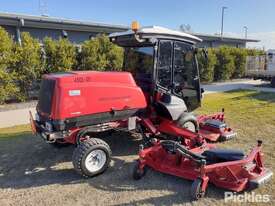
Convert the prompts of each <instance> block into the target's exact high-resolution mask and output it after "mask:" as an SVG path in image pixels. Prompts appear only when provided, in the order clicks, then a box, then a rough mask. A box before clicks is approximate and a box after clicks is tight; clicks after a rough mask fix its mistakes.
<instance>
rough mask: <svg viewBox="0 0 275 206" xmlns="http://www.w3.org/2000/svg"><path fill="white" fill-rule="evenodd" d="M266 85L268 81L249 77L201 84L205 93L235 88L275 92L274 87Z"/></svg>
mask: <svg viewBox="0 0 275 206" xmlns="http://www.w3.org/2000/svg"><path fill="white" fill-rule="evenodd" d="M268 86H269V82H266V81H261V80H250V79H244V80H238V81H231V82H220V83H212V84H204V85H202V87H203V88H204V90H205V94H210V93H217V92H226V91H230V90H236V89H251V90H257V91H263V92H275V88H270V87H268Z"/></svg>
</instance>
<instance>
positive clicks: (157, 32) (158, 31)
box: [109, 26, 202, 44]
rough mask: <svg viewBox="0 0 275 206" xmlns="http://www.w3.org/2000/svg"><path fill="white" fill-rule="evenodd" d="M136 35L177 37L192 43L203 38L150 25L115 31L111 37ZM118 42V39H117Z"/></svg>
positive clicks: (159, 37) (157, 37) (143, 36)
mask: <svg viewBox="0 0 275 206" xmlns="http://www.w3.org/2000/svg"><path fill="white" fill-rule="evenodd" d="M135 35H138V36H139V38H141V39H151V38H155V39H175V40H181V41H186V42H189V43H192V44H195V43H198V42H201V41H202V39H200V38H198V37H196V36H194V35H191V34H187V33H185V32H181V31H176V30H171V29H168V28H164V27H160V26H150V27H142V28H140V29H138V30H137V31H136V32H134V31H133V30H128V31H125V32H115V33H112V34H110V35H109V38H110V39H111V40H112V41H115V40H114V39H117V38H123V39H125V37H127V36H128V37H133V36H135ZM115 42H117V41H115Z"/></svg>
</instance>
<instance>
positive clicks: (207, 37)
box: [190, 33, 260, 42]
mask: <svg viewBox="0 0 275 206" xmlns="http://www.w3.org/2000/svg"><path fill="white" fill-rule="evenodd" d="M190 34H192V35H194V36H197V37H199V38H201V39H203V40H217V39H218V40H220V41H222V40H226V41H232V42H259V41H260V40H257V39H246V38H239V37H230V36H223V37H222V38H221V36H220V35H214V34H202V33H190Z"/></svg>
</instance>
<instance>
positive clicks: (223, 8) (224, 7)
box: [221, 6, 227, 38]
mask: <svg viewBox="0 0 275 206" xmlns="http://www.w3.org/2000/svg"><path fill="white" fill-rule="evenodd" d="M225 9H227V7H226V6H223V7H222V27H221V38H222V36H223V19H224V10H225Z"/></svg>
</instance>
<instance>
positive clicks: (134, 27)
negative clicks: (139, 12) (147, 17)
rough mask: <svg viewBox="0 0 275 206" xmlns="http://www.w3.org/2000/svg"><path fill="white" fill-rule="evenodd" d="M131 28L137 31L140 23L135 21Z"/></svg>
mask: <svg viewBox="0 0 275 206" xmlns="http://www.w3.org/2000/svg"><path fill="white" fill-rule="evenodd" d="M131 28H132V30H133V32H137V30H138V29H139V23H138V22H137V21H133V22H132V26H131Z"/></svg>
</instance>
